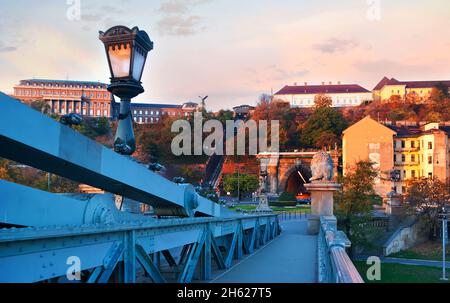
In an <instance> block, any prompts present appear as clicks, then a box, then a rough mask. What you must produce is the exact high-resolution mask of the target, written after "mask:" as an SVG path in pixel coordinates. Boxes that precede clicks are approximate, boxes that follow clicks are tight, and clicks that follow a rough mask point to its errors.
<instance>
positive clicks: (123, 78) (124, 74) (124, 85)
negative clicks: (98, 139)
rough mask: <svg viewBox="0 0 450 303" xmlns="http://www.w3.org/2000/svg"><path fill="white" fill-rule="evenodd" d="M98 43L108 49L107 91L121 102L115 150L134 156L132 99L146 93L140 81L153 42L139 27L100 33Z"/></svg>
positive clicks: (121, 28) (120, 27)
mask: <svg viewBox="0 0 450 303" xmlns="http://www.w3.org/2000/svg"><path fill="white" fill-rule="evenodd" d="M99 39H100V40H101V41H102V42H103V43H104V45H105V51H106V56H107V59H108V64H109V69H110V72H111V84H110V85H109V86H108V91H109V92H111V93H112V94H113V95H115V96H117V97H119V98H120V114H119V125H118V127H117V132H116V136H115V138H114V150H115V151H116V152H118V153H120V154H124V155H131V154H133V153H134V151H135V150H136V140H135V138H134V133H133V119H132V114H131V109H130V103H131V99H132V98H134V97H136V96H137V95H139V94H141V93H143V92H144V88H143V87H142V83H141V77H142V73H143V71H144V66H145V62H146V60H147V54H148V52H150V51H151V50H152V49H153V42H152V41H151V40H150V37H149V36H148V35H147V33H146V32H145V31H142V30H139V28H138V27H133V28H132V29H130V28H128V27H126V26H114V27H112V28H110V29H109V30H107V31H106V32H100V36H99Z"/></svg>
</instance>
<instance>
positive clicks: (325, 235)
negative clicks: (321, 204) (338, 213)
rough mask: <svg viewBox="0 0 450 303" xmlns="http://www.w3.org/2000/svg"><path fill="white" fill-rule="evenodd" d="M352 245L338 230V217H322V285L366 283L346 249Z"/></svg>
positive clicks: (319, 262)
mask: <svg viewBox="0 0 450 303" xmlns="http://www.w3.org/2000/svg"><path fill="white" fill-rule="evenodd" d="M350 245H351V243H350V241H349V240H348V238H347V236H346V235H345V233H343V232H342V231H338V230H337V224H336V217H334V216H322V217H320V230H319V237H318V250H317V251H318V278H319V282H320V283H364V281H363V279H362V278H361V275H360V274H359V272H358V270H357V269H356V267H355V265H354V264H353V262H352V261H351V260H350V258H349V256H348V255H347V252H346V251H345V249H346V248H348V247H350Z"/></svg>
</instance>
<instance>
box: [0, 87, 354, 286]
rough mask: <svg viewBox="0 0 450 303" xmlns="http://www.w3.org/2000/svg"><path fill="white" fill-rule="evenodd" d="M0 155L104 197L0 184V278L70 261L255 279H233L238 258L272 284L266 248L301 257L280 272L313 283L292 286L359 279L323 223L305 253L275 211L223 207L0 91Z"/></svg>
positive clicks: (155, 277) (158, 277) (43, 273)
mask: <svg viewBox="0 0 450 303" xmlns="http://www.w3.org/2000/svg"><path fill="white" fill-rule="evenodd" d="M17 117H20V119H18V118H17ZM0 157H3V158H6V159H9V160H13V161H15V162H17V163H21V164H22V165H28V166H31V167H34V168H37V169H40V170H42V171H45V172H48V173H52V174H57V175H59V176H62V177H65V178H68V179H71V180H74V181H77V182H80V183H83V184H87V185H90V186H94V187H97V188H100V189H103V190H104V191H105V192H106V193H105V194H54V193H49V192H46V191H41V190H38V189H34V188H30V187H27V186H24V185H19V184H15V183H11V182H8V181H5V180H0V196H1V198H0V224H1V225H0V226H1V227H2V229H0V282H26V283H35V282H68V273H70V272H71V271H74V269H73V267H72V265H74V264H76V262H75V263H74V260H79V261H78V264H76V265H77V266H78V272H79V273H80V274H79V279H78V280H79V281H81V282H87V283H106V282H125V283H130V282H131V283H132V282H142V281H149V282H156V283H163V282H179V283H189V282H192V281H194V280H198V281H210V280H215V281H218V282H220V281H222V280H223V279H226V277H227V275H231V276H229V278H230V279H232V281H233V282H240V281H241V280H242V281H243V282H246V281H247V282H257V281H258V280H252V279H247V280H245V278H244V276H245V275H244V274H242V275H238V276H234V277H233V269H234V268H235V267H236V264H238V265H239V264H240V263H239V260H242V258H245V260H247V259H248V258H250V259H251V260H253V263H255V264H253V265H252V266H250V268H248V269H245V271H244V272H245V273H246V274H251V273H252V272H254V271H255V270H256V271H258V270H266V272H265V277H266V278H267V280H266V282H277V281H279V280H277V276H280V275H277V271H280V270H282V268H283V265H282V264H279V265H278V266H272V267H271V266H268V265H267V262H266V261H264V260H260V261H258V260H259V259H258V258H261V256H264V253H258V254H255V251H258V252H259V251H265V252H266V254H267V252H269V251H270V250H268V249H269V248H270V249H271V250H272V251H273V252H274V253H269V254H268V255H269V256H270V258H274V257H276V256H280V257H279V258H276V260H277V261H274V262H272V264H277V262H278V263H279V262H282V260H283V254H286V258H288V256H289V255H291V256H292V260H293V262H294V263H295V262H297V260H298V255H302V254H303V255H304V256H305V258H303V259H302V262H303V263H302V264H306V265H305V266H306V267H305V266H303V265H301V264H300V265H299V264H297V263H295V264H297V265H296V266H297V267H295V266H286V267H287V268H290V269H291V270H293V271H294V272H295V274H296V275H303V274H306V273H305V271H308V272H309V273H308V276H310V277H311V278H310V279H309V280H307V281H304V280H302V279H300V280H295V279H291V280H289V281H291V282H301V281H303V282H349V283H350V282H360V281H361V279H360V277H359V275H358V274H357V272H356V269H355V268H354V266H353V264H352V263H351V261H350V259H348V256H347V255H346V253H345V248H346V247H347V246H348V245H349V243H348V240H346V237H345V235H343V234H342V233H340V232H337V231H336V227H335V224H334V225H333V224H332V223H331V225H330V224H329V223H327V222H328V221H326V218H323V219H322V228H321V232H320V234H319V235H318V236H311V237H310V238H308V239H307V242H308V243H309V244H308V246H307V247H303V248H302V245H303V243H304V242H303V241H304V239H305V238H301V237H300V238H296V239H298V243H297V246H296V245H294V243H292V240H289V239H288V238H283V237H284V236H285V237H288V236H289V235H288V234H289V233H286V235H284V234H283V233H282V228H281V225H280V220H279V218H278V216H277V215H275V214H272V213H259V214H252V215H249V214H241V213H236V212H233V211H230V210H228V209H227V208H225V207H224V206H221V205H218V204H216V203H214V202H212V201H210V200H208V199H205V198H203V197H201V196H199V195H198V194H197V193H196V192H195V190H194V188H193V187H192V186H191V185H187V184H175V183H172V182H171V181H169V180H166V179H164V178H163V177H161V176H160V175H158V174H157V173H155V172H152V171H150V170H149V169H148V168H147V167H146V166H144V165H142V164H140V163H137V162H136V161H134V160H133V159H132V158H131V157H129V156H123V155H120V154H118V153H116V152H114V151H113V150H111V149H108V148H106V147H104V146H102V145H100V144H99V143H97V142H95V141H93V140H91V139H89V138H87V137H84V136H83V135H81V134H80V133H78V132H76V131H75V130H73V129H71V128H70V127H69V126H66V125H63V124H61V123H59V122H58V121H55V120H53V119H52V118H50V117H47V116H45V115H43V114H41V113H40V112H38V111H36V110H34V109H32V108H30V107H29V106H27V105H25V104H22V103H20V102H18V101H17V100H15V99H12V98H10V97H9V96H7V95H5V94H2V93H0ZM115 195H118V196H121V197H123V198H124V199H128V200H130V201H136V202H139V203H143V204H148V205H151V206H152V207H153V209H154V214H155V216H146V215H143V214H132V213H127V212H124V211H119V210H118V208H117V207H116V205H115V203H114V197H115ZM278 238H280V240H278ZM283 239H284V240H283ZM277 243H278V244H277ZM282 243H285V244H283V245H286V243H287V244H288V245H287V246H286V247H277V245H282ZM305 243H306V242H305ZM298 245H300V248H299V247H298ZM288 250H290V252H289V251H288ZM275 252H276V253H275ZM254 255H255V258H253V256H254ZM256 255H258V256H256ZM257 257H258V258H257ZM252 258H253V259H252ZM268 258H269V257H268ZM242 264H244V262H242ZM245 264H252V262H250V261H246V262H245ZM239 266H241V265H239ZM236 268H237V267H236ZM307 268H309V269H307ZM234 272H235V271H234ZM217 273H221V276H220V278H217ZM288 276H289V275H288ZM214 277H215V278H214ZM239 277H242V279H241V278H239ZM292 277H295V275H293V276H292ZM213 278H214V279H213ZM221 279H222V280H221Z"/></svg>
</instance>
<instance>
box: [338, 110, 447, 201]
mask: <svg viewBox="0 0 450 303" xmlns="http://www.w3.org/2000/svg"><path fill="white" fill-rule="evenodd" d="M449 137H450V123H441V124H439V123H428V124H421V125H418V124H415V123H397V124H396V125H392V124H386V125H384V124H381V123H379V122H377V121H375V120H373V119H371V118H370V117H366V118H364V119H362V120H361V121H359V122H358V123H356V124H354V125H352V126H350V127H349V128H348V129H346V130H345V131H344V137H343V165H344V174H346V172H348V171H349V170H350V169H352V167H354V165H355V163H356V162H357V161H359V160H371V161H372V162H374V166H375V168H377V169H378V170H379V171H380V172H381V174H380V178H378V179H377V180H376V187H375V190H376V191H377V193H378V194H379V195H381V196H382V197H386V195H387V193H389V192H390V191H392V190H393V189H394V190H395V191H396V192H397V193H399V194H404V193H405V192H406V189H407V186H408V181H410V180H412V179H415V178H420V177H437V178H439V179H440V180H443V181H444V180H446V179H448V178H450V139H449ZM391 173H393V175H396V176H397V177H398V179H396V180H391Z"/></svg>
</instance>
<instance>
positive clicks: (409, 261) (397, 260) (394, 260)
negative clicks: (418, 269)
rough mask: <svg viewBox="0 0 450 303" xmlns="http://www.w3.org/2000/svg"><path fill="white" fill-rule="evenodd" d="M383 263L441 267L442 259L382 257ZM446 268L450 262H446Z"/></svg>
mask: <svg viewBox="0 0 450 303" xmlns="http://www.w3.org/2000/svg"><path fill="white" fill-rule="evenodd" d="M381 262H383V263H395V264H404V265H418V266H430V267H441V268H442V261H434V260H417V259H404V258H389V257H387V258H383V259H381ZM445 267H446V268H450V262H446V263H445Z"/></svg>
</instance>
